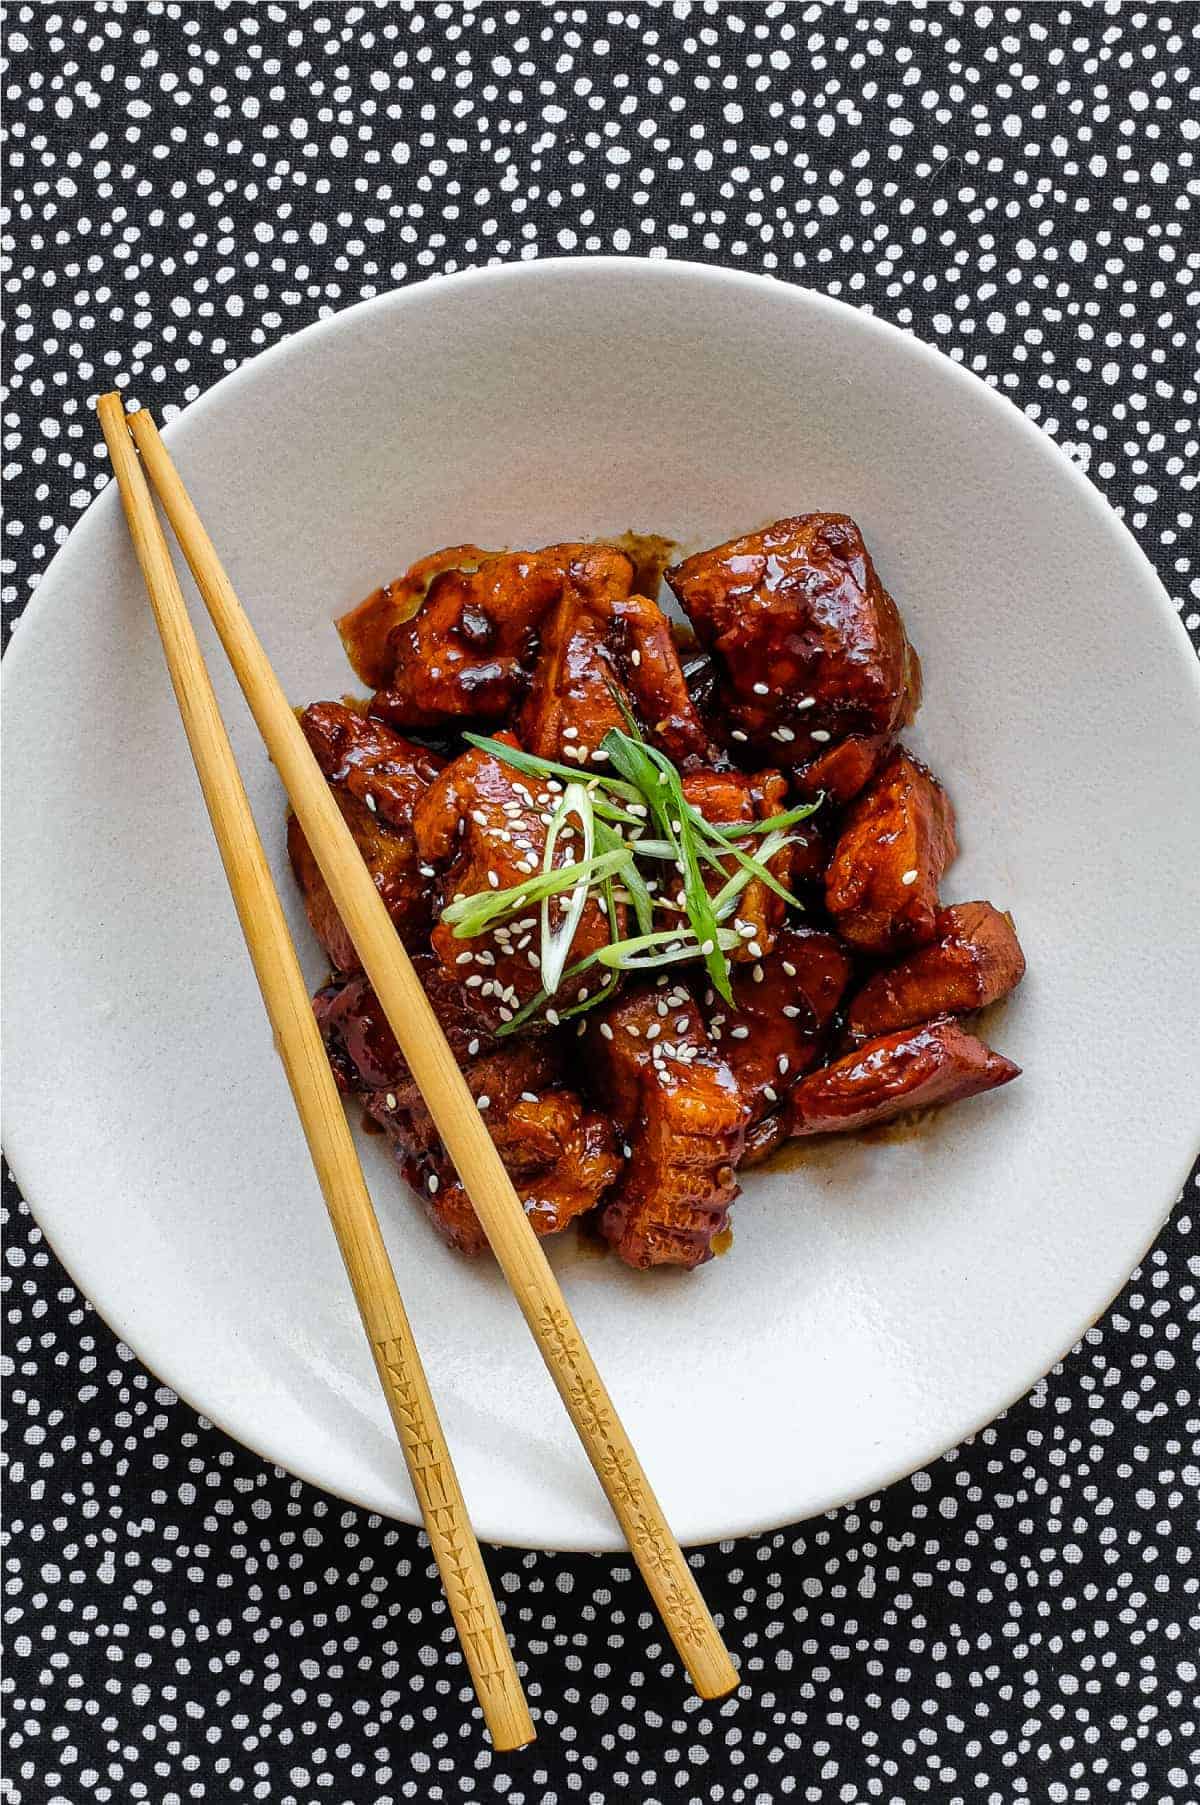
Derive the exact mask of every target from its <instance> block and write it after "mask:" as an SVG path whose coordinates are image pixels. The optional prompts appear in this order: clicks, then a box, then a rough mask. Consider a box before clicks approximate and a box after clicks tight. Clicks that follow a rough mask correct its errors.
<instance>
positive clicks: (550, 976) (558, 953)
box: [541, 783, 596, 996]
mask: <svg viewBox="0 0 1200 1805" xmlns="http://www.w3.org/2000/svg"><path fill="white" fill-rule="evenodd" d="M572 815H574V816H575V818H576V820H577V821H578V822H579V824H580V826H581V827H582V829H583V858H582V859H581V860H580V868H581V870H582V872H583V875H582V876H581V877H580V879H579V881H578V883H577V884H576V885H575V888H574V889H573V890H572V892H571V896H570V900H569V901H568V903H567V906H566V910H565V913H564V915H563V918H562V920H561V921H560V922H559V924H558V926H557V927H556V928H554V929H551V926H550V895H549V894H547V895H545V896H543V898H542V966H541V970H542V987H543V989H544V990H545V992H546V994H547V996H553V995H554V993H555V991H556V990H557V989H558V985H559V980H560V979H561V977H562V974H563V967H564V966H565V965H566V963H567V954H568V953H569V952H570V950H571V942H572V941H573V940H574V938H575V934H576V930H577V929H578V927H579V923H580V920H581V919H582V916H583V911H584V907H585V905H586V903H587V898H588V890H589V888H590V886H591V883H592V881H593V880H592V866H593V865H594V863H595V856H594V850H593V849H594V845H595V838H596V835H595V816H594V815H593V813H592V798H591V796H590V795H589V794H588V792H587V790H585V789H584V787H583V785H582V784H581V783H571V784H568V785H567V787H566V789H565V790H564V791H563V794H562V799H561V801H560V802H559V804H558V807H557V808H556V809H555V811H554V813H553V815H551V817H550V825H549V827H548V828H547V829H546V848H545V851H544V852H543V854H542V871H543V874H544V875H545V876H546V877H550V876H552V875H556V874H555V872H554V849H555V847H556V846H557V845H558V836H559V834H560V833H561V832H562V830H563V827H564V826H565V824H566V822H567V821H568V820H569V819H570V817H571V816H572Z"/></svg>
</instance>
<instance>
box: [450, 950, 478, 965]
mask: <svg viewBox="0 0 1200 1805" xmlns="http://www.w3.org/2000/svg"><path fill="white" fill-rule="evenodd" d="M474 957H475V955H474V953H460V954H459V955H458V958H457V959H456V960H455V961H454V963H455V964H456V965H469V964H470V963H471V961H472V959H473V958H474Z"/></svg>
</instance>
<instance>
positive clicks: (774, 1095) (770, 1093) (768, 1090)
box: [763, 1084, 779, 1103]
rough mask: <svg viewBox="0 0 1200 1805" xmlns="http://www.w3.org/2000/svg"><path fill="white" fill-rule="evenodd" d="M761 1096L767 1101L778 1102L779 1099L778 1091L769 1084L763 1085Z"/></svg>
mask: <svg viewBox="0 0 1200 1805" xmlns="http://www.w3.org/2000/svg"><path fill="white" fill-rule="evenodd" d="M763 1096H764V1097H765V1098H766V1099H767V1102H768V1103H778V1101H779V1094H778V1092H777V1091H775V1090H774V1089H773V1088H772V1087H771V1085H769V1084H764V1085H763Z"/></svg>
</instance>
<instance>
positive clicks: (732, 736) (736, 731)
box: [729, 727, 746, 741]
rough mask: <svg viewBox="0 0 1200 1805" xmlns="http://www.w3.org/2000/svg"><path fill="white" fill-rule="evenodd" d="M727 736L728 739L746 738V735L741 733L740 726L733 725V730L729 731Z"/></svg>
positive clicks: (742, 739)
mask: <svg viewBox="0 0 1200 1805" xmlns="http://www.w3.org/2000/svg"><path fill="white" fill-rule="evenodd" d="M729 737H730V739H731V740H741V741H744V740H745V738H746V735H745V734H744V733H743V732H742V730H741V728H740V727H735V728H734V729H733V731H732V732H731V733H730V735H729Z"/></svg>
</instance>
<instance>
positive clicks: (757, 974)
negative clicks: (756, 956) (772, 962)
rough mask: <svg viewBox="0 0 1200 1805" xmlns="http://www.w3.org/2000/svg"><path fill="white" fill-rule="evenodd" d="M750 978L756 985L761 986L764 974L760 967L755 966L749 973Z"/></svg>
mask: <svg viewBox="0 0 1200 1805" xmlns="http://www.w3.org/2000/svg"><path fill="white" fill-rule="evenodd" d="M750 976H751V977H752V978H753V979H754V982H755V983H756V984H761V983H762V981H763V978H764V977H765V976H766V974H765V972H764V971H763V968H762V966H761V965H756V966H755V967H754V969H753V970H752V971H751V973H750Z"/></svg>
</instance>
